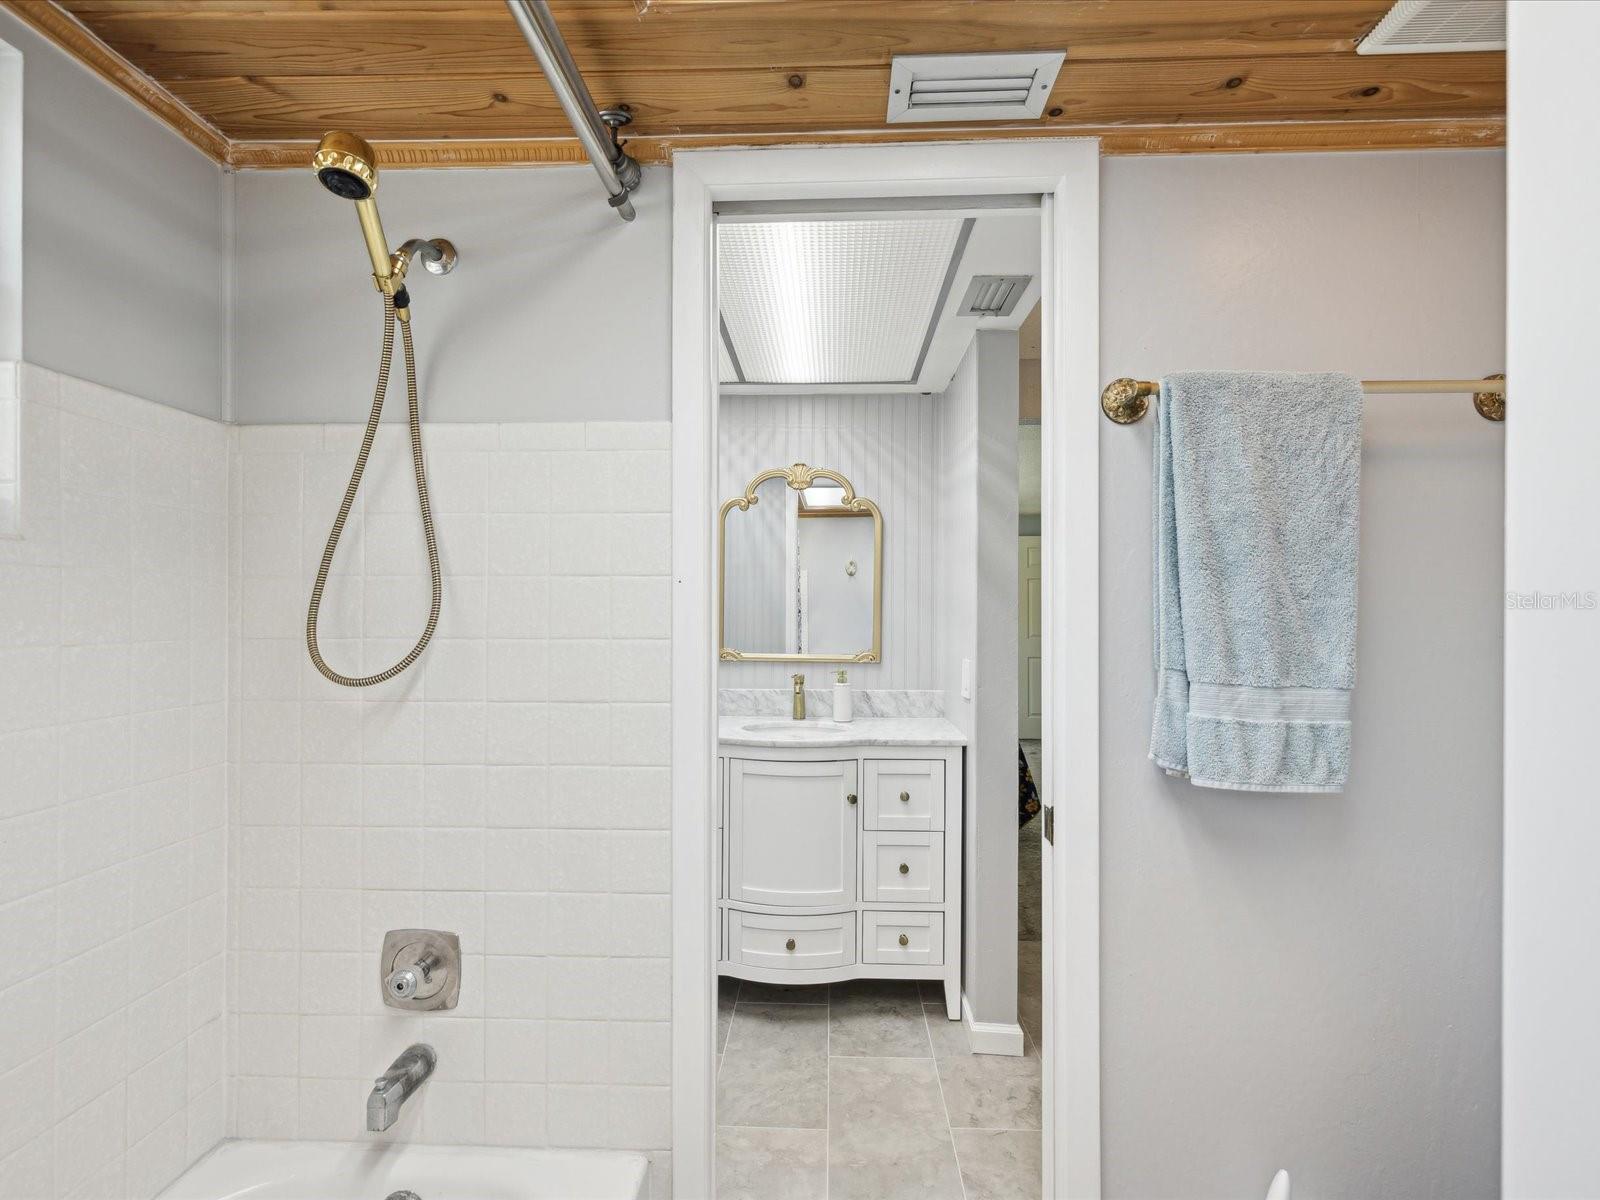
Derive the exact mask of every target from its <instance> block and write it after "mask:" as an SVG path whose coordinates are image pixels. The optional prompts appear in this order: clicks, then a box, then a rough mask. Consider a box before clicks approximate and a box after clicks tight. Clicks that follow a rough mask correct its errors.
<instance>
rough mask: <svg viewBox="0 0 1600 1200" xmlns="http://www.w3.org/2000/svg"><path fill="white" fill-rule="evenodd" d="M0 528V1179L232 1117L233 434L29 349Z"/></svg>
mask: <svg viewBox="0 0 1600 1200" xmlns="http://www.w3.org/2000/svg"><path fill="white" fill-rule="evenodd" d="M16 378H17V381H18V383H19V385H20V386H19V387H18V388H17V390H18V392H19V393H20V407H21V413H20V417H21V420H20V450H21V455H20V458H21V468H22V470H21V477H22V480H23V485H24V488H25V497H24V503H23V523H22V530H21V533H22V536H21V537H20V538H13V539H5V540H0V681H3V684H0V1196H4V1197H6V1198H8V1200H10V1198H20V1197H26V1198H28V1200H37V1198H39V1197H58V1198H69V1200H72V1198H77V1197H88V1196H117V1197H136V1198H142V1197H147V1196H151V1195H153V1194H154V1193H155V1192H157V1191H159V1190H160V1189H161V1188H162V1187H163V1186H164V1185H165V1184H166V1183H167V1182H168V1181H169V1180H171V1179H172V1178H173V1177H174V1176H175V1175H177V1174H178V1173H179V1172H180V1171H182V1170H183V1169H184V1167H185V1166H186V1165H187V1164H188V1163H189V1162H190V1161H192V1160H193V1159H194V1158H195V1157H197V1156H198V1155H200V1154H201V1153H204V1152H205V1151H206V1150H207V1149H209V1148H210V1147H211V1146H212V1145H213V1144H215V1142H216V1141H217V1140H218V1139H219V1138H221V1137H222V1136H223V1133H224V1116H225V1111H226V1105H225V1101H224V1092H225V1088H226V1080H225V1077H226V1046H225V1037H224V1034H225V1030H226V1022H225V1020H224V1018H223V1000H224V990H225V989H224V980H225V970H224V958H225V950H226V929H227V924H226V900H227V887H226V876H225V863H226V829H225V818H226V812H227V808H226V800H227V780H226V777H227V766H226V760H227V743H226V739H225V737H224V736H223V733H224V729H225V713H226V700H227V675H228V664H227V629H228V612H227V604H228V587H227V580H228V557H227V538H228V455H227V445H228V436H229V435H228V433H227V431H226V430H225V429H224V427H223V426H221V425H219V424H216V423H215V422H211V421H206V420H204V419H202V418H199V417H193V416H189V415H187V414H185V413H180V412H177V411H176V410H173V409H170V408H165V407H162V406H160V405H156V404H151V403H148V402H146V401H143V400H139V399H136V398H134V397H130V396H124V395H121V394H119V393H116V392H112V391H110V390H108V389H105V388H102V387H98V386H95V385H93V384H88V383H85V382H83V381H81V380H77V379H72V378H67V377H62V376H58V375H55V374H53V373H51V372H48V371H42V370H39V369H37V368H34V367H31V366H29V365H27V364H22V365H21V368H20V371H19V372H17V375H16Z"/></svg>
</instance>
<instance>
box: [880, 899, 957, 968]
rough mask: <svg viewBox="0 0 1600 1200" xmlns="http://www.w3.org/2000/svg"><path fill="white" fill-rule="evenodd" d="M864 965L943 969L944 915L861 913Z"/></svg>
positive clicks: (930, 913) (924, 913) (929, 913)
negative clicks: (901, 964) (885, 964)
mask: <svg viewBox="0 0 1600 1200" xmlns="http://www.w3.org/2000/svg"><path fill="white" fill-rule="evenodd" d="M861 961H862V962H868V963H903V964H906V965H908V966H929V965H931V966H939V965H941V964H942V963H943V962H944V914H943V913H939V912H915V913H896V912H864V913H862V914H861Z"/></svg>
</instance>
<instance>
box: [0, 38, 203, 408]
mask: <svg viewBox="0 0 1600 1200" xmlns="http://www.w3.org/2000/svg"><path fill="white" fill-rule="evenodd" d="M0 41H4V42H6V43H8V44H10V45H11V46H12V47H14V48H15V49H17V50H19V51H21V53H22V59H23V66H22V75H23V106H22V110H23V153H22V158H23V164H22V357H23V358H25V359H26V360H28V361H29V362H33V363H36V364H38V365H39V366H43V367H48V368H50V369H51V370H54V371H60V372H62V373H63V374H67V375H75V376H78V377H79V378H82V379H88V380H92V381H93V382H95V383H101V384H105V385H106V386H107V387H112V388H116V389H117V390H118V391H122V392H128V393H131V394H132V395H136V396H142V397H144V398H146V399H149V400H157V401H160V402H161V403H163V404H170V405H172V406H173V407H175V408H182V409H186V410H188V411H189V412H193V413H199V414H201V415H202V416H208V417H221V416H223V415H224V405H225V402H226V396H227V379H226V372H225V369H224V359H225V350H226V331H227V319H226V316H227V313H226V310H227V278H226V272H227V265H228V237H227V227H228V216H229V204H228V194H229V177H228V176H226V175H225V174H224V173H223V172H222V169H221V168H220V167H218V166H217V165H216V164H215V163H213V162H211V161H210V160H209V159H207V158H206V157H205V155H203V154H201V153H200V151H198V150H196V149H195V148H194V147H193V146H191V145H189V143H188V142H186V141H184V140H183V139H182V138H181V137H179V136H178V135H177V134H176V133H174V132H173V131H172V130H170V129H168V128H167V127H166V126H165V125H163V124H161V122H159V121H157V120H156V119H155V118H154V117H152V116H150V115H149V114H148V113H146V112H144V111H143V110H142V109H140V108H138V107H137V106H136V105H135V104H134V103H133V102H132V101H131V100H128V99H127V98H126V97H124V96H123V95H122V94H121V93H119V92H116V91H114V90H112V89H111V88H110V87H108V86H107V85H106V84H105V83H104V82H103V81H102V80H101V79H100V78H99V77H98V76H96V75H94V74H92V73H91V72H90V71H89V70H88V69H87V68H85V67H82V66H80V65H79V64H78V63H76V62H74V61H73V60H72V59H71V58H69V57H68V56H67V55H65V54H64V53H62V52H61V51H60V50H57V49H56V48H55V47H54V46H52V45H50V44H49V43H48V42H46V41H45V40H44V39H43V38H41V37H39V36H38V35H37V34H35V33H33V32H32V31H31V30H30V29H28V27H27V26H25V25H23V24H22V23H21V22H20V21H18V20H17V19H16V18H15V17H14V16H12V15H11V14H10V13H7V12H3V11H0Z"/></svg>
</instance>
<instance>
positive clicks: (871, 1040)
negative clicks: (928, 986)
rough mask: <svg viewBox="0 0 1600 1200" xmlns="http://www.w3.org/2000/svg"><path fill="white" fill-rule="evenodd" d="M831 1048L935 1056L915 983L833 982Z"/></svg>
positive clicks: (856, 1053)
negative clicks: (849, 983)
mask: <svg viewBox="0 0 1600 1200" xmlns="http://www.w3.org/2000/svg"><path fill="white" fill-rule="evenodd" d="M828 1016H829V1026H828V1053H829V1054H832V1055H835V1056H838V1057H869V1058H931V1057H933V1048H932V1046H930V1045H929V1042H928V1024H927V1022H926V1021H925V1020H923V1017H922V997H921V996H920V995H919V994H918V992H917V987H916V984H915V983H906V982H901V981H893V980H892V981H887V982H880V981H873V982H872V986H865V985H864V984H851V985H843V984H835V985H834V989H833V999H832V1001H831V1003H830V1006H829V1010H828Z"/></svg>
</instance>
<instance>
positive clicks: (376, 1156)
mask: <svg viewBox="0 0 1600 1200" xmlns="http://www.w3.org/2000/svg"><path fill="white" fill-rule="evenodd" d="M647 1165H648V1164H647V1163H646V1160H645V1158H644V1156H643V1155H642V1154H621V1153H615V1152H612V1151H605V1150H593V1151H589V1150H518V1149H509V1148H504V1147H498V1146H484V1147H479V1146H411V1145H405V1144H402V1143H394V1142H391V1143H387V1144H380V1143H369V1144H362V1143H356V1142H223V1143H222V1145H220V1146H218V1147H217V1148H216V1149H215V1150H213V1151H212V1152H211V1153H210V1154H208V1155H206V1156H205V1157H204V1158H202V1159H201V1160H200V1161H199V1162H197V1163H196V1164H195V1165H194V1166H192V1167H191V1168H189V1170H188V1171H187V1172H185V1173H184V1175H183V1176H182V1177H181V1178H180V1179H179V1180H178V1181H177V1182H176V1183H174V1184H173V1185H172V1186H171V1187H170V1188H168V1189H167V1190H166V1191H164V1192H162V1193H161V1195H160V1196H159V1197H158V1198H157V1200H386V1197H388V1196H389V1195H390V1194H391V1193H393V1192H397V1191H411V1192H415V1193H416V1194H417V1195H418V1196H419V1197H421V1200H647V1198H648V1197H649V1195H650V1184H649V1181H648V1179H647V1177H646V1168H647Z"/></svg>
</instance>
